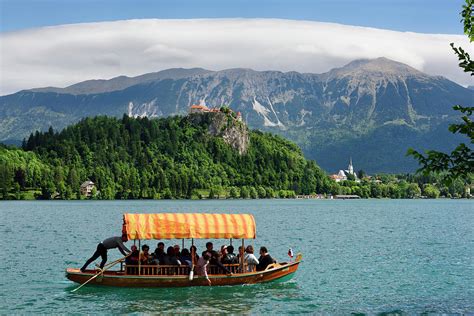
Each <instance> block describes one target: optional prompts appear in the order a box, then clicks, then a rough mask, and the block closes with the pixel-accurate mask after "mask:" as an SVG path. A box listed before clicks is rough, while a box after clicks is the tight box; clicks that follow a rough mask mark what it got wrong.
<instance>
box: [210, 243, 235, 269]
mask: <svg viewBox="0 0 474 316" xmlns="http://www.w3.org/2000/svg"><path fill="white" fill-rule="evenodd" d="M206 249H207V250H206V251H207V252H208V253H209V254H210V255H211V259H210V263H211V264H212V265H216V266H218V267H219V268H220V269H221V270H223V271H224V272H225V273H226V274H227V275H232V272H230V270H229V269H227V268H226V267H225V266H224V265H223V264H222V263H221V258H220V256H219V253H218V252H217V251H215V250H214V245H213V244H212V242H210V241H209V242H207V243H206Z"/></svg>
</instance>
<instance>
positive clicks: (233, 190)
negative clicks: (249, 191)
mask: <svg viewBox="0 0 474 316" xmlns="http://www.w3.org/2000/svg"><path fill="white" fill-rule="evenodd" d="M229 196H230V197H231V198H232V199H236V198H238V197H239V191H238V190H237V188H236V187H231V188H230V192H229Z"/></svg>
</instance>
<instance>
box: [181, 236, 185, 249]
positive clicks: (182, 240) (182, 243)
mask: <svg viewBox="0 0 474 316" xmlns="http://www.w3.org/2000/svg"><path fill="white" fill-rule="evenodd" d="M183 249H184V238H183V239H181V251H183Z"/></svg>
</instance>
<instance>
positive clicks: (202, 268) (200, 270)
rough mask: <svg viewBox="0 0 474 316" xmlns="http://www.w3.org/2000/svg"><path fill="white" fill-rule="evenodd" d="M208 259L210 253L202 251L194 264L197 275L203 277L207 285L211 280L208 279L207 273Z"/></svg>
mask: <svg viewBox="0 0 474 316" xmlns="http://www.w3.org/2000/svg"><path fill="white" fill-rule="evenodd" d="M210 259H211V255H210V254H209V253H208V252H206V251H204V252H203V253H202V257H201V258H199V260H198V262H197V265H196V272H197V275H199V276H203V277H205V278H206V281H207V284H209V286H210V285H211V280H209V276H208V275H207V268H208V266H209V260H210Z"/></svg>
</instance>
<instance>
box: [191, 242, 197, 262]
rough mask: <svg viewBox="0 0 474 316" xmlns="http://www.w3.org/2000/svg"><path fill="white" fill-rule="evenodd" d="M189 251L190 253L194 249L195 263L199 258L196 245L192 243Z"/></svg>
mask: <svg viewBox="0 0 474 316" xmlns="http://www.w3.org/2000/svg"><path fill="white" fill-rule="evenodd" d="M189 251H190V252H191V254H192V253H193V251H194V263H197V262H198V260H199V255H198V252H197V248H196V246H194V245H192V246H191V247H190V248H189Z"/></svg>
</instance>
